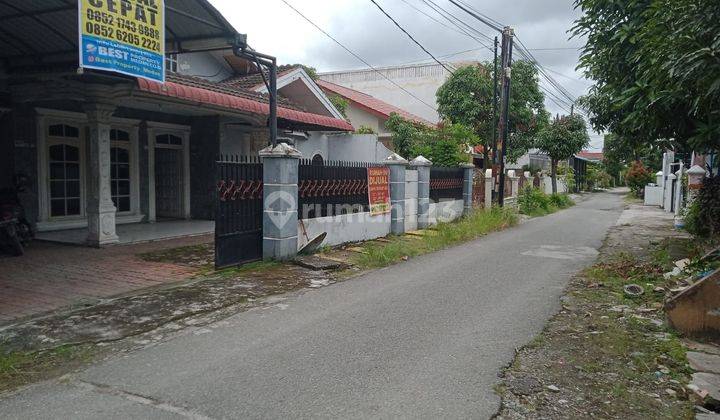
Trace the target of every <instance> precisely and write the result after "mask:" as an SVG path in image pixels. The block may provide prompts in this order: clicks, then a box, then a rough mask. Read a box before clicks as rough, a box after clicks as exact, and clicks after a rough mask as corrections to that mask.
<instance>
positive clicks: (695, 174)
mask: <svg viewBox="0 0 720 420" xmlns="http://www.w3.org/2000/svg"><path fill="white" fill-rule="evenodd" d="M687 175H688V203H689V202H691V201H693V200H694V199H695V197H696V196H697V194H698V191H699V190H700V188H702V184H703V179H705V175H706V173H705V169H703V168H702V167H701V166H700V165H693V166H692V167H691V168H690V169H688V171H687Z"/></svg>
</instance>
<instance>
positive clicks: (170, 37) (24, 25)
mask: <svg viewBox="0 0 720 420" xmlns="http://www.w3.org/2000/svg"><path fill="white" fill-rule="evenodd" d="M77 4H78V3H77V2H76V1H72V2H70V1H68V0H64V1H63V0H33V1H22V2H20V1H17V2H15V1H14V2H12V3H6V2H2V3H0V58H12V57H18V56H42V55H46V54H55V53H75V52H77V40H78V28H77V18H78V6H77ZM165 12H166V15H165V25H166V29H167V30H166V34H165V35H166V41H168V42H175V41H178V42H182V41H183V40H201V39H210V38H219V39H226V40H228V41H231V40H232V39H233V38H234V37H235V35H236V34H237V31H236V30H235V28H233V27H232V25H230V24H229V23H228V22H227V20H225V18H224V17H223V16H222V15H221V14H220V13H219V12H218V11H217V10H216V9H215V8H214V7H213V6H212V5H211V4H210V3H209V2H208V1H207V0H166V1H165Z"/></svg>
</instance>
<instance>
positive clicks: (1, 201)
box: [0, 177, 35, 256]
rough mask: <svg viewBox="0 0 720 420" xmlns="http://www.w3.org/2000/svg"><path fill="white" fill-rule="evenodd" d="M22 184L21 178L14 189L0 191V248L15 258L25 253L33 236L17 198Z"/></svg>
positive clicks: (22, 189)
mask: <svg viewBox="0 0 720 420" xmlns="http://www.w3.org/2000/svg"><path fill="white" fill-rule="evenodd" d="M23 184H24V183H23V180H22V177H18V178H17V179H16V183H15V185H16V186H15V188H4V189H2V190H0V247H2V248H6V249H7V250H8V251H9V252H10V253H11V254H12V255H15V256H20V255H23V254H24V253H25V247H26V246H28V244H29V243H30V241H31V240H32V238H33V236H34V234H35V233H34V231H33V229H32V225H31V224H30V223H29V222H28V221H27V219H26V217H25V209H24V208H23V206H22V204H20V199H19V197H18V194H19V193H21V192H22V191H24V188H23Z"/></svg>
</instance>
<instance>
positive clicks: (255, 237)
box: [215, 155, 263, 268]
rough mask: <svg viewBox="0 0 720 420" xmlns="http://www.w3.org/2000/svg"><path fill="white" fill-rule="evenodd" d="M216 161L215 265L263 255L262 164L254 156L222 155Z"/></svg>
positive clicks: (255, 259) (242, 260)
mask: <svg viewBox="0 0 720 420" xmlns="http://www.w3.org/2000/svg"><path fill="white" fill-rule="evenodd" d="M216 164H217V180H218V181H217V205H216V207H215V267H217V268H222V267H228V266H231V265H237V264H242V263H245V262H250V261H257V260H259V259H261V258H262V234H263V232H262V206H263V203H262V201H263V200H262V197H263V166H262V164H261V163H260V162H259V160H258V159H257V158H255V157H246V156H227V155H223V156H221V157H220V159H219V160H218V161H217V162H216Z"/></svg>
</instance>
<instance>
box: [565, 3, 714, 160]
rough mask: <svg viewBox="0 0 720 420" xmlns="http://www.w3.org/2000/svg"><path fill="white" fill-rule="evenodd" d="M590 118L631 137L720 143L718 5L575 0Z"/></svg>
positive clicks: (705, 145)
mask: <svg viewBox="0 0 720 420" xmlns="http://www.w3.org/2000/svg"><path fill="white" fill-rule="evenodd" d="M575 4H576V7H578V8H579V9H580V10H581V11H582V12H583V15H582V17H581V18H579V19H578V20H577V21H576V24H575V26H574V28H573V34H574V35H575V36H581V37H586V38H587V42H586V45H585V47H584V49H583V51H582V53H581V58H580V67H582V68H583V69H584V72H585V75H586V76H587V77H588V78H590V79H593V80H594V81H595V84H594V86H593V87H591V89H590V93H589V95H588V96H586V97H585V98H583V101H582V105H583V106H584V107H585V108H586V109H588V110H589V111H590V112H591V113H592V114H593V116H592V119H591V123H592V125H593V127H594V128H595V129H596V130H598V131H600V130H606V131H610V132H612V133H615V134H617V135H619V136H622V137H624V138H632V139H634V141H636V142H644V143H651V142H652V141H654V140H655V139H674V142H675V143H676V146H677V147H679V148H680V149H684V150H687V149H688V148H694V149H696V150H699V151H704V150H706V149H715V150H717V149H719V148H720V60H718V57H719V56H720V7H718V5H717V2H714V1H702V0H632V1H629V0H628V1H614V2H612V1H607V0H576V2H575Z"/></svg>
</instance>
